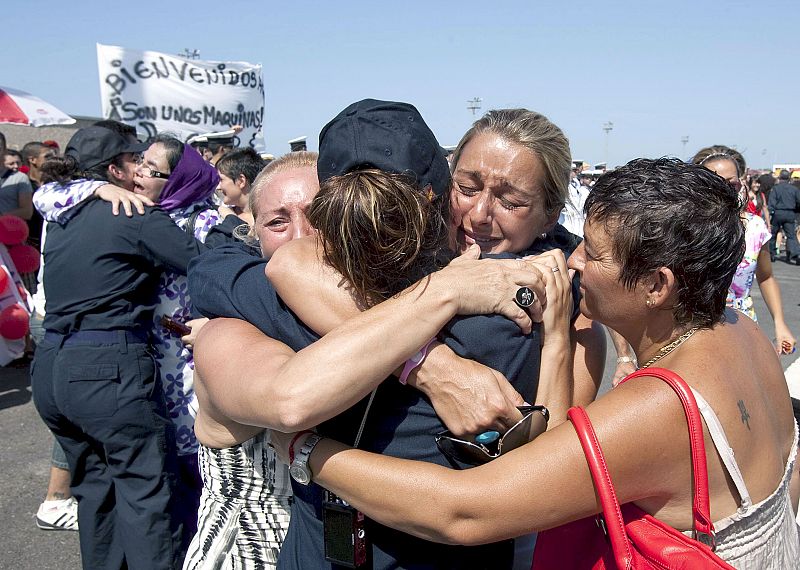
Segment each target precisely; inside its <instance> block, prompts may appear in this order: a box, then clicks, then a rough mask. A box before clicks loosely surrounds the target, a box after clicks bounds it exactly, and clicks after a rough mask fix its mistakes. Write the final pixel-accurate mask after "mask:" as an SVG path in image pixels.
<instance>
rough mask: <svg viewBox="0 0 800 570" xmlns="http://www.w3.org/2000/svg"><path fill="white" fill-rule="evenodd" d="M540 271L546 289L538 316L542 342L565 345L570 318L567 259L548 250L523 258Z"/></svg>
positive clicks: (554, 251)
mask: <svg viewBox="0 0 800 570" xmlns="http://www.w3.org/2000/svg"><path fill="white" fill-rule="evenodd" d="M525 259H526V260H528V261H533V262H534V263H536V264H537V265H538V266H539V268H540V269H541V272H542V276H543V278H544V281H545V288H546V290H547V303H546V305H545V307H544V312H543V313H542V325H543V328H544V343H543V344H548V343H552V342H562V343H567V345H568V344H569V333H570V318H571V317H572V310H573V303H572V276H573V275H574V273H575V272H574V271H573V270H571V269H567V260H566V258H565V257H564V252H563V251H561V250H560V249H552V250H550V251H546V252H544V253H541V254H539V255H534V256H528V257H526V258H525Z"/></svg>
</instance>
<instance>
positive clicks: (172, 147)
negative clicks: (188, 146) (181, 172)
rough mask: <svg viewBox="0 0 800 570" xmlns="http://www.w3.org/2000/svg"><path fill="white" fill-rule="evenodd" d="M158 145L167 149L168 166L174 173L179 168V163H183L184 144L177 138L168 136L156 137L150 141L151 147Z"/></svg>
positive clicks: (160, 135)
mask: <svg viewBox="0 0 800 570" xmlns="http://www.w3.org/2000/svg"><path fill="white" fill-rule="evenodd" d="M156 143H158V144H160V145H163V146H164V148H165V149H166V151H167V157H166V158H167V164H168V165H169V171H170V172H172V171H173V170H175V168H176V167H177V166H178V163H179V162H180V161H181V157H182V156H183V148H184V146H183V143H182V142H181V141H179V140H178V139H176V138H175V137H173V136H171V135H166V134H159V135H156V136H155V137H154V138H153V139H152V140H151V141H150V144H151V145H154V144H156Z"/></svg>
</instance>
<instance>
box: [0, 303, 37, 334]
mask: <svg viewBox="0 0 800 570" xmlns="http://www.w3.org/2000/svg"><path fill="white" fill-rule="evenodd" d="M28 319H29V315H28V311H26V310H25V309H23V308H22V307H20V306H19V305H18V304H17V303H15V304H13V305H10V306H8V307H6V308H5V309H3V310H2V311H0V336H2V337H3V338H6V339H8V340H19V339H21V338H25V335H26V334H28V332H29V331H30V323H29V322H28Z"/></svg>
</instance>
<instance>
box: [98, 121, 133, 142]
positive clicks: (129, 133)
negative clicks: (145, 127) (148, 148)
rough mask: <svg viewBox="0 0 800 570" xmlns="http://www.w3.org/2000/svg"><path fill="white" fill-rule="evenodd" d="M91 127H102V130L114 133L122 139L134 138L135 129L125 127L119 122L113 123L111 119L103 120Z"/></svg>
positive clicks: (128, 126)
mask: <svg viewBox="0 0 800 570" xmlns="http://www.w3.org/2000/svg"><path fill="white" fill-rule="evenodd" d="M92 126H95V127H103V128H104V129H108V130H109V131H114V132H115V133H117V134H118V135H120V136H123V137H133V138H136V128H135V127H132V126H130V125H126V124H125V123H120V122H119V121H115V120H113V119H103V120H102V121H97V122H96V123H94V125H92Z"/></svg>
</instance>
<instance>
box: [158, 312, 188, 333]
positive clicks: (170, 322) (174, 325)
mask: <svg viewBox="0 0 800 570" xmlns="http://www.w3.org/2000/svg"><path fill="white" fill-rule="evenodd" d="M161 326H162V327H164V328H165V329H167V330H168V331H169V332H171V333H172V334H174V335H176V336H186V335H187V334H189V333H190V332H192V329H191V328H189V327H187V326H186V325H185V324H183V323H179V322H178V321H176V320H175V319H171V318H170V317H168V316H167V315H163V316H162V317H161Z"/></svg>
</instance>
